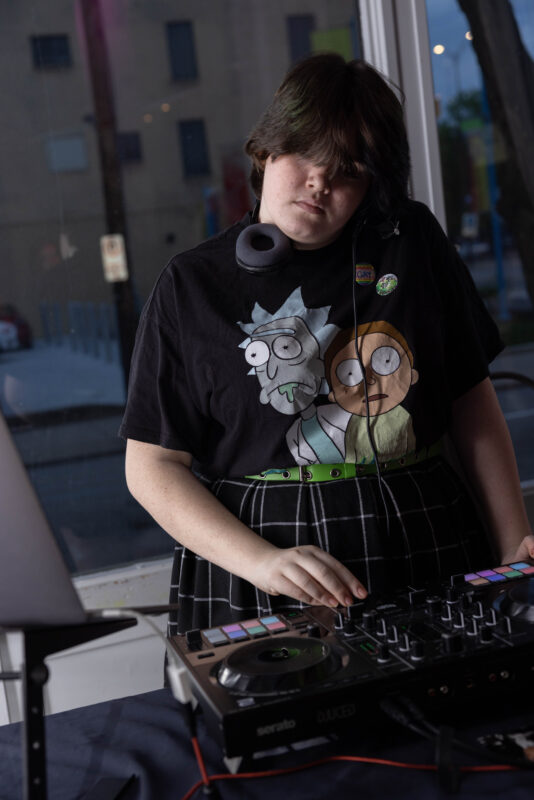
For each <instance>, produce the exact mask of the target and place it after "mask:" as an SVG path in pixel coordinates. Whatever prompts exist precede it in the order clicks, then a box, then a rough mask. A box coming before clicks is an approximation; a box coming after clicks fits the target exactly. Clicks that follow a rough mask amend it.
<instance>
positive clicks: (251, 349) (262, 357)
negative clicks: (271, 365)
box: [245, 342, 271, 367]
mask: <svg viewBox="0 0 534 800" xmlns="http://www.w3.org/2000/svg"><path fill="white" fill-rule="evenodd" d="M270 354H271V351H270V350H269V348H268V346H267V345H266V344H265V342H251V343H250V344H249V345H247V349H246V350H245V359H246V361H247V364H251V365H252V366H253V367H260V366H261V365H262V364H265V362H266V361H268V360H269V356H270Z"/></svg>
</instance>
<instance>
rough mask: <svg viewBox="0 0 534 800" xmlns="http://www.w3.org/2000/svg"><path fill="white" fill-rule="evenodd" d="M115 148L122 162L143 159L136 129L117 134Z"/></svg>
mask: <svg viewBox="0 0 534 800" xmlns="http://www.w3.org/2000/svg"><path fill="white" fill-rule="evenodd" d="M117 150H118V153H119V159H120V160H121V162H122V163H123V164H132V163H135V162H136V161H142V160H143V150H142V147H141V136H140V134H139V133H138V131H127V132H122V133H118V134H117Z"/></svg>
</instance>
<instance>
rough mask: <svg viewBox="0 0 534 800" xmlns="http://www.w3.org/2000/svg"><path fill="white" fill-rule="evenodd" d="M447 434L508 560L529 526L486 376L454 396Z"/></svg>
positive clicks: (503, 426)
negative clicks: (465, 390)
mask: <svg viewBox="0 0 534 800" xmlns="http://www.w3.org/2000/svg"><path fill="white" fill-rule="evenodd" d="M451 435H452V439H453V442H454V445H455V448H456V450H457V452H458V455H459V458H460V461H461V463H462V466H463V468H464V470H465V473H466V477H467V479H468V481H469V483H470V485H471V487H472V489H473V491H474V493H475V496H476V497H477V499H478V501H479V503H480V506H481V509H482V511H483V513H484V515H485V519H486V523H487V525H488V528H489V531H490V533H491V534H492V536H493V538H494V541H495V544H496V547H497V549H498V552H499V555H500V556H501V558H502V560H503V561H506V560H507V559H513V557H514V554H515V553H516V550H517V548H518V547H519V545H520V543H521V541H522V540H523V539H524V537H526V536H528V535H529V534H530V526H529V523H528V518H527V514H526V511H525V505H524V502H523V495H522V491H521V486H520V482H519V474H518V469H517V463H516V459H515V453H514V448H513V444H512V440H511V437H510V433H509V431H508V426H507V424H506V420H505V419H504V416H503V414H502V412H501V409H500V406H499V403H498V400H497V397H496V394H495V391H494V389H493V386H492V384H491V381H490V379H489V378H487V379H486V380H485V381H482V383H480V384H478V385H477V386H475V387H474V388H473V389H471V391H469V392H467V393H466V394H465V395H463V396H462V397H460V398H459V400H457V402H456V403H455V406H454V409H453V424H452V427H451Z"/></svg>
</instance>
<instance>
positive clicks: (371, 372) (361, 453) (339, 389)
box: [320, 321, 419, 464]
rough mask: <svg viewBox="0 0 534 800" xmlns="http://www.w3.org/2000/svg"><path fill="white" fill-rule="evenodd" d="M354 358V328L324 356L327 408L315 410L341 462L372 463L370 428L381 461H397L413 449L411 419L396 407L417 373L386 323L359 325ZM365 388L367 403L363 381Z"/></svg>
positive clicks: (395, 332) (396, 334)
mask: <svg viewBox="0 0 534 800" xmlns="http://www.w3.org/2000/svg"><path fill="white" fill-rule="evenodd" d="M358 350H359V354H360V358H361V361H360V359H359V358H358V355H357V353H356V347H355V336H354V328H352V329H349V330H344V331H340V332H339V333H338V334H337V336H336V337H335V338H334V340H333V341H332V343H331V344H330V346H329V348H328V350H327V352H326V354H325V369H326V376H327V379H328V382H329V385H330V393H329V395H328V399H329V400H330V404H331V405H327V406H323V407H322V408H321V409H320V414H321V417H323V416H324V418H325V421H328V423H329V424H330V426H331V427H332V430H331V433H330V435H331V436H332V438H333V439H334V441H335V442H336V444H337V446H338V447H339V449H340V450H342V452H343V455H344V459H343V460H344V461H346V462H352V463H359V464H365V463H368V462H370V461H373V460H374V454H373V450H372V447H371V444H370V441H369V435H368V431H367V406H368V407H369V426H370V429H371V432H372V436H373V440H374V444H375V447H376V450H377V452H378V453H379V454H380V458H381V459H384V460H389V459H394V458H401V457H402V456H404V455H406V454H407V453H411V452H413V451H414V450H415V449H416V440H415V434H414V430H413V424H412V418H411V415H410V414H409V413H408V411H407V410H406V409H405V408H404V407H403V406H402V405H401V403H402V401H403V400H404V399H405V398H406V396H407V394H408V392H409V390H410V388H411V386H413V385H414V384H415V383H417V381H418V379H419V374H418V372H417V370H416V369H415V368H414V359H413V354H412V351H411V350H410V347H409V345H408V343H407V341H406V339H405V338H404V336H403V335H402V334H401V333H400V332H399V331H398V330H397V329H396V328H395V327H394V326H393V325H391V324H390V323H389V322H385V321H376V322H369V323H366V324H364V325H359V326H358ZM364 374H365V378H366V383H367V399H366V396H365V391H364V382H363V377H364Z"/></svg>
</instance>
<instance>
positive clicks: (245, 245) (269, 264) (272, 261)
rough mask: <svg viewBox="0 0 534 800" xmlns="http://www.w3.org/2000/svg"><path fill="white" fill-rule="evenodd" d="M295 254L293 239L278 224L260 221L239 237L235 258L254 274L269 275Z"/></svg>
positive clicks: (247, 228)
mask: <svg viewBox="0 0 534 800" xmlns="http://www.w3.org/2000/svg"><path fill="white" fill-rule="evenodd" d="M292 256H293V245H292V244H291V239H289V237H288V236H286V235H285V233H282V231H281V230H280V228H277V227H276V225H268V224H267V223H264V222H258V223H256V224H255V225H249V226H248V227H246V228H245V229H244V230H243V231H241V233H240V234H239V236H238V237H237V241H236V245H235V258H236V261H237V263H238V264H239V266H240V267H242V268H243V269H244V270H246V271H247V272H250V273H251V274H252V275H267V274H269V273H271V272H276V271H277V270H279V269H281V268H282V267H285V266H286V265H287V264H289V263H290V261H291V259H292Z"/></svg>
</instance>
